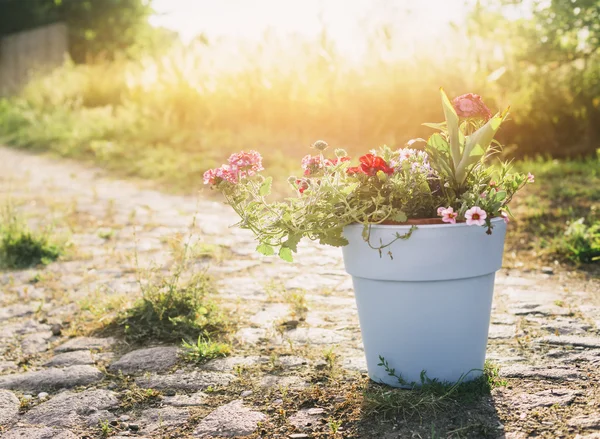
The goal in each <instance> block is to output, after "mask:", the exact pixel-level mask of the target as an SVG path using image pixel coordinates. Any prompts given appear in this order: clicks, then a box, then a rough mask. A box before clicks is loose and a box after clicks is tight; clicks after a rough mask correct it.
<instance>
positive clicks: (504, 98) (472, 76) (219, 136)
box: [0, 32, 598, 262]
mask: <svg viewBox="0 0 600 439" xmlns="http://www.w3.org/2000/svg"><path fill="white" fill-rule="evenodd" d="M365 38H366V41H367V46H368V47H367V49H366V50H365V51H364V53H362V54H361V55H360V56H355V57H349V56H347V54H345V53H343V52H342V51H340V50H338V49H337V48H336V46H335V45H334V44H333V43H332V42H331V41H330V40H329V39H328V37H327V33H326V32H323V34H322V35H321V36H320V38H318V39H316V40H310V39H306V38H300V37H290V38H286V39H277V38H275V37H268V36H266V37H265V39H264V40H262V41H261V42H258V43H248V42H246V43H244V42H231V41H220V42H219V41H217V42H213V43H211V44H206V43H202V42H197V43H194V44H192V45H189V46H184V45H178V46H175V47H173V48H172V49H171V50H170V51H169V52H168V53H167V54H166V55H155V56H147V57H145V58H143V59H141V60H137V61H132V60H126V59H116V60H115V61H112V62H98V63H92V64H86V65H74V64H72V63H67V64H65V65H64V66H63V67H62V68H60V69H58V70H56V71H54V72H53V73H52V74H50V75H46V76H42V77H37V78H36V79H34V80H32V81H31V82H30V83H29V84H28V85H27V86H26V87H25V89H24V90H23V91H22V93H21V94H20V95H19V96H17V97H14V98H11V99H5V100H3V101H0V142H2V141H3V142H7V143H9V144H12V145H15V146H18V147H23V148H31V149H38V150H50V151H53V152H54V153H57V154H60V155H63V156H68V157H76V158H81V159H87V160H91V161H93V162H95V163H99V164H101V165H103V166H105V167H108V168H110V169H113V170H116V171H118V172H119V173H121V174H124V175H133V176H138V177H142V178H148V179H153V180H156V181H158V182H159V183H160V184H161V185H162V187H163V188H171V189H173V190H177V191H180V192H181V191H183V192H187V193H193V192H196V191H197V190H198V189H199V188H200V187H201V178H202V173H203V172H204V171H205V170H206V169H208V168H211V167H214V166H217V165H220V164H221V163H223V161H224V160H226V158H227V157H228V155H229V154H230V153H231V152H233V151H238V150H242V149H250V148H252V149H257V150H259V151H260V152H261V153H262V154H263V156H264V158H265V167H266V171H265V172H266V173H267V174H268V175H273V176H278V177H284V176H285V177H287V176H288V175H290V174H294V173H297V172H299V160H300V158H301V157H302V156H303V155H305V154H307V153H308V152H309V151H308V149H307V147H308V145H310V144H311V143H312V142H313V141H315V140H316V139H324V140H326V141H327V142H328V143H329V144H330V145H332V146H334V147H342V148H345V149H347V150H348V151H349V152H350V154H351V155H356V154H357V153H364V152H365V151H367V150H368V149H371V148H374V147H377V146H380V145H382V144H387V145H389V146H391V147H399V146H403V145H404V143H405V142H406V141H407V140H409V139H411V138H414V137H420V136H422V137H425V136H427V135H428V134H429V133H430V130H429V129H427V128H425V127H423V126H421V123H422V122H427V121H429V122H437V121H440V120H441V119H442V110H441V108H440V105H439V97H438V88H439V87H440V86H444V88H445V89H446V91H447V92H448V93H449V94H450V95H457V94H461V93H466V92H477V93H479V94H481V95H482V96H484V99H485V101H486V103H487V104H488V106H490V107H491V108H492V109H493V110H496V109H499V108H504V107H505V106H506V105H507V104H509V103H513V104H514V105H513V108H514V117H515V120H514V121H513V122H512V123H508V124H507V127H508V128H506V129H504V128H503V132H501V133H500V136H501V137H502V136H504V139H503V140H504V141H505V143H508V144H509V148H507V149H506V150H505V153H506V155H507V156H508V157H510V156H511V155H513V154H514V153H515V152H518V147H521V148H526V149H525V150H526V151H527V152H529V153H531V152H532V151H533V152H538V153H540V154H542V155H543V154H544V153H545V149H544V148H545V145H547V144H549V143H548V141H547V139H548V136H550V137H553V138H554V137H555V136H553V134H552V132H553V131H552V130H557V131H561V132H564V133H566V132H567V131H568V130H566V129H565V130H561V129H560V127H561V126H562V125H560V123H563V125H564V123H565V122H564V120H563V119H561V116H560V114H554V113H553V111H554V110H553V108H555V107H560V108H562V109H563V110H564V108H567V107H568V105H563V104H562V103H561V102H563V101H564V102H567V103H568V102H569V99H570V95H569V93H571V94H572V92H571V91H569V90H566V89H565V87H559V88H556V90H554V89H553V88H552V87H549V86H548V84H547V82H548V81H550V79H543V78H537V79H536V78H535V77H534V76H532V75H533V73H531V72H530V73H527V72H529V70H527V71H521V70H520V67H519V66H520V64H518V63H516V61H515V62H513V63H512V64H511V63H508V64H507V68H508V73H506V74H505V75H500V76H499V75H498V74H495V73H494V74H492V73H493V72H495V71H496V72H497V71H498V70H497V69H498V66H499V65H501V64H502V60H501V59H496V58H494V56H492V55H490V53H491V52H490V50H489V49H490V47H488V46H485V45H483V46H482V47H480V48H479V49H477V47H475V46H477V45H481V44H482V43H481V41H479V40H465V39H463V40H456V41H451V42H446V43H445V44H440V45H439V46H436V47H434V49H432V50H430V51H429V52H419V51H418V50H415V51H412V52H411V56H406V53H404V50H405V48H406V47H407V44H406V41H404V42H403V41H400V42H399V41H398V40H393V39H392V38H391V37H390V36H389V35H387V34H386V33H385V32H383V33H381V32H380V33H376V34H370V35H367V36H365ZM452 47H454V48H456V47H459V48H461V50H458V51H457V50H455V51H452V50H450V48H452ZM488 52H489V53H488ZM513 61H514V60H513ZM490 74H491V75H490ZM515 75H517V76H515ZM519 75H520V76H519ZM527 75H529V76H527ZM498 78H500V79H499V80H498ZM511 78H517V79H518V81H516V82H515V84H518V87H517V88H518V90H516V91H515V86H511V85H510V84H511V83H512V82H511V81H512V80H511ZM549 78H550V77H549ZM532 81H533V82H532ZM544 87H546V88H548V93H546V92H545V91H544V92H542V91H540V88H544ZM559 89H560V90H559ZM557 90H558V91H557ZM559 91H560V93H559V94H560V96H559V95H557V93H558V92H559ZM546 95H547V96H546ZM536 96H537V97H536ZM540 96H546V100H545V101H539V99H538V98H539V97H540ZM536 99H538V100H536ZM548 100H553V101H552V102H553V103H552V105H550V102H549V101H548ZM561 111H562V110H561ZM540 118H541V119H540ZM542 119H543V121H541V120H542ZM555 119H556V121H555ZM561 120H563V122H560V121H561ZM536 121H538V122H539V123H538V122H536ZM540 121H541V122H540ZM544 121H545V122H544ZM548 121H550V122H548ZM542 122H543V123H542ZM536 123H538V125H539V126H538V125H536V126H537V128H536V126H534V125H535V124H536ZM566 123H567V124H569V126H571V125H573V124H572V123H570V122H568V121H567V122H566ZM532 124H533V125H532ZM549 124H550V125H549ZM523 127H525V128H523ZM571 128H572V127H571ZM519 129H520V130H526V133H525V134H527V135H525V136H524V135H523V132H520V134H519V131H518V130H519ZM535 129H537V130H538V131H539V134H540V135H539V136H538V137H537V138H538V143H537V144H527V145H514V139H515V138H522V139H532V138H536V132H534V131H535ZM531 130H534V131H531ZM519 136H520V137H519ZM556 139H559V140H560V139H562V138H561V137H560V136H559V137H556ZM556 139H555V140H556ZM560 142H562V140H560ZM555 143H556V142H555ZM515 148H517V150H516V151H515ZM564 149H567V147H566V146H565V148H564ZM556 163H558V162H553V161H548V160H541V161H529V162H526V163H525V164H524V165H523V168H524V170H526V171H529V170H531V171H533V172H535V171H537V172H538V173H539V174H540V175H539V176H538V184H539V186H536V187H539V189H533V190H532V194H531V196H529V197H521V199H520V200H517V202H520V206H522V207H523V208H522V209H520V210H519V209H517V210H518V211H519V215H518V217H519V218H520V219H521V221H520V222H519V225H518V226H517V228H518V230H517V232H518V233H517V236H519V239H518V240H515V241H514V242H513V248H518V249H521V248H525V249H527V250H531V249H533V250H534V251H535V253H536V255H538V254H546V253H548V254H550V255H552V254H554V255H556V254H561V255H566V257H567V258H572V259H573V258H574V259H576V260H581V261H584V262H585V261H587V262H589V261H590V260H591V262H597V259H596V250H595V249H596V248H597V235H598V232H597V227H595V226H594V225H595V224H597V223H598V216H597V211H598V210H597V209H598V208H597V206H598V204H597V201H598V189H597V188H598V176H597V175H598V174H597V171H595V169H597V162H596V161H595V160H593V159H587V161H586V160H575V161H571V162H567V163H558V165H557V164H556ZM563 165H564V166H563ZM282 180H283V179H282ZM274 189H275V191H276V192H277V191H279V193H281V190H285V189H287V185H285V184H283V185H282V186H281V187H279V188H277V187H275V188H274ZM570 190H571V191H576V193H573V194H569V193H567V192H568V191H570ZM531 200H533V201H531ZM539 200H544V201H543V203H540V202H539ZM580 218H584V220H583V222H582V225H581V226H578V225H572V224H574V223H575V222H576V221H578V220H579V219H580ZM569 227H570V232H569V233H567V234H565V232H566V231H567V229H568V228H569ZM520 242H526V243H527V245H523V244H519V243H520ZM573 249H575V250H573ZM574 254H576V255H581V257H580V256H573V255H574ZM550 257H552V256H550Z"/></svg>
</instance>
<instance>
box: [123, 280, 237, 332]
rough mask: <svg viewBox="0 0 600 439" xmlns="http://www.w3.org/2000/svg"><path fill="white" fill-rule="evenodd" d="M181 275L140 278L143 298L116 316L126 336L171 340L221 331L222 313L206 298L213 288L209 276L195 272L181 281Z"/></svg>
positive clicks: (222, 323)
mask: <svg viewBox="0 0 600 439" xmlns="http://www.w3.org/2000/svg"><path fill="white" fill-rule="evenodd" d="M180 275H181V273H180V272H179V273H177V272H176V273H175V274H172V275H170V276H166V277H159V278H158V279H149V280H148V281H147V282H140V285H141V288H142V298H141V299H140V300H138V301H137V302H136V303H135V304H134V306H133V307H132V308H130V309H128V310H126V311H124V312H123V313H122V315H121V316H120V318H119V319H118V321H119V325H120V326H122V327H123V328H124V330H125V335H126V337H127V339H129V340H131V341H137V342H142V341H148V340H156V341H164V342H174V341H179V340H181V339H186V340H195V339H196V338H197V337H198V336H199V335H200V334H203V333H207V334H218V333H220V332H223V330H224V328H225V322H224V320H223V317H222V316H221V313H220V312H219V309H218V307H217V306H216V305H215V304H214V303H212V302H211V301H210V300H209V299H208V298H207V295H208V294H209V292H210V291H211V290H212V284H211V281H210V279H209V278H208V277H207V276H206V275H205V274H197V275H195V276H193V277H192V279H190V280H189V281H188V282H181V279H180Z"/></svg>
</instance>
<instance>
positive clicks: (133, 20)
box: [0, 0, 172, 62]
mask: <svg viewBox="0 0 600 439" xmlns="http://www.w3.org/2000/svg"><path fill="white" fill-rule="evenodd" d="M151 13H152V7H151V4H150V2H149V1H145V0H100V1H97V0H27V1H22V0H3V1H1V2H0V36H1V35H4V34H9V33H13V32H18V31H21V30H25V29H30V28H34V27H36V26H40V25H43V24H48V23H50V22H55V21H62V22H64V23H66V24H67V27H68V32H69V51H70V54H71V57H72V58H73V59H74V60H75V61H77V62H84V61H86V60H87V59H88V58H96V57H99V56H102V57H103V58H104V59H106V58H113V57H114V56H115V55H117V54H122V53H125V52H128V53H133V51H136V50H140V49H141V48H145V49H151V48H157V47H158V46H160V45H161V44H164V43H161V42H159V41H158V37H159V36H160V37H161V38H162V39H163V40H165V39H168V36H167V35H166V34H165V33H164V32H161V31H158V30H154V29H153V28H152V27H151V26H150V25H149V23H148V17H149V16H150V14H151ZM171 39H172V37H171Z"/></svg>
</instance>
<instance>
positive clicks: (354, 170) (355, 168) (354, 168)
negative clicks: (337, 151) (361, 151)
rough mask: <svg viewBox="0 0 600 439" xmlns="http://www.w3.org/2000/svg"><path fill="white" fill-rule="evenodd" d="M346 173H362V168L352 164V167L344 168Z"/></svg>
mask: <svg viewBox="0 0 600 439" xmlns="http://www.w3.org/2000/svg"><path fill="white" fill-rule="evenodd" d="M346 174H348V175H356V174H362V169H361V168H360V166H352V167H350V168H348V169H346Z"/></svg>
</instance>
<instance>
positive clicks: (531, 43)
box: [471, 0, 600, 157]
mask: <svg viewBox="0 0 600 439" xmlns="http://www.w3.org/2000/svg"><path fill="white" fill-rule="evenodd" d="M471 25H472V27H471V35H472V37H473V38H483V39H485V40H487V41H488V42H489V44H490V46H488V47H491V46H493V45H495V47H497V48H500V49H501V52H502V54H503V57H502V59H501V60H499V61H496V65H495V68H502V69H504V70H505V71H506V73H505V74H504V75H502V77H501V78H499V79H498V80H497V81H496V86H497V87H498V88H499V89H500V90H499V92H498V94H502V95H505V96H507V97H508V98H509V100H511V101H512V102H513V103H515V104H517V105H518V106H519V109H520V111H519V112H518V113H515V114H514V122H515V123H514V124H513V125H512V127H511V128H508V130H509V133H508V135H509V136H510V137H511V138H512V139H514V140H516V142H517V143H518V144H519V145H520V147H521V150H522V152H525V153H527V154H530V153H532V152H541V153H544V154H551V155H554V156H557V157H560V156H563V157H564V156H574V155H592V154H595V151H596V149H597V148H598V146H599V143H600V0H551V1H545V0H544V1H543V0H533V1H524V0H488V1H487V2H485V4H482V2H478V4H477V5H476V7H475V8H474V11H473V14H472V15H471Z"/></svg>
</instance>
